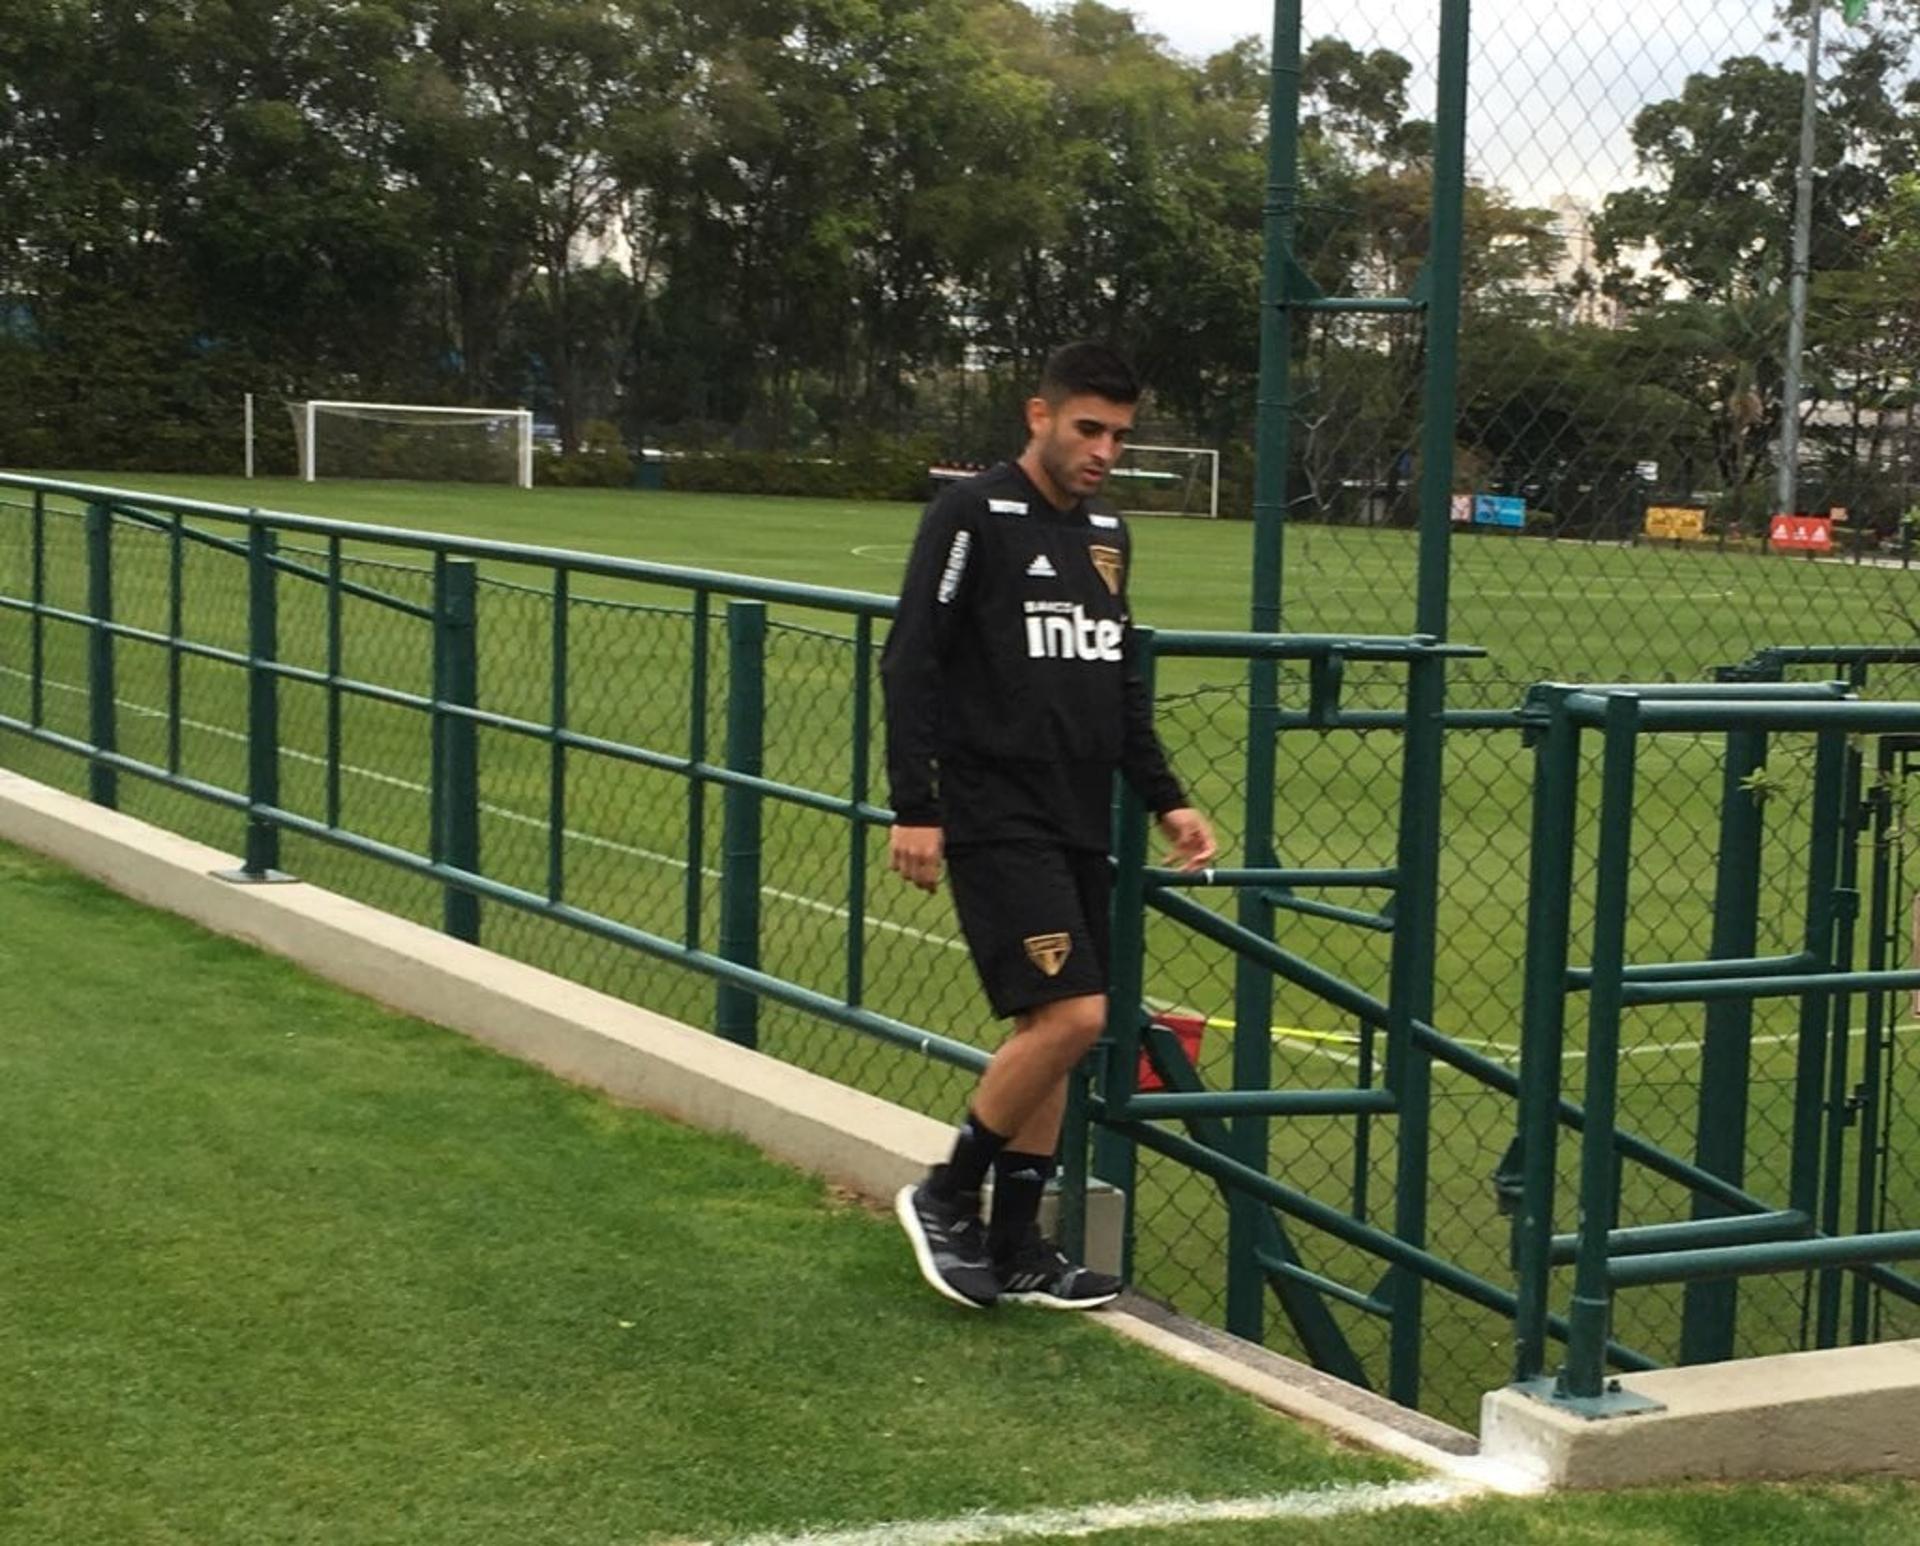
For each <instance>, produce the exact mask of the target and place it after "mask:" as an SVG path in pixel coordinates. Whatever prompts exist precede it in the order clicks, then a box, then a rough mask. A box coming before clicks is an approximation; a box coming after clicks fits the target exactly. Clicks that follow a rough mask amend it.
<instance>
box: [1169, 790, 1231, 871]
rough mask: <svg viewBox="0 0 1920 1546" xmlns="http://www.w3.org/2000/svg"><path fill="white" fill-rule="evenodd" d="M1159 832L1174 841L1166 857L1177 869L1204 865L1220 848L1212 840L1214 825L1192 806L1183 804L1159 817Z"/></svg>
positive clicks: (1192, 868)
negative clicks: (1209, 824)
mask: <svg viewBox="0 0 1920 1546" xmlns="http://www.w3.org/2000/svg"><path fill="white" fill-rule="evenodd" d="M1160 831H1161V834H1162V835H1163V836H1164V837H1165V838H1166V840H1167V841H1168V842H1169V843H1171V844H1173V852H1172V853H1170V854H1169V855H1168V856H1167V858H1168V861H1169V862H1170V863H1171V864H1173V866H1174V867H1175V868H1176V869H1182V870H1197V869H1202V868H1204V867H1205V866H1206V865H1207V864H1208V863H1209V862H1210V861H1211V860H1212V858H1213V856H1214V855H1215V854H1216V853H1217V852H1218V851H1219V850H1218V849H1217V848H1216V847H1215V845H1214V841H1213V828H1212V827H1210V826H1208V825H1207V818H1206V817H1204V816H1202V815H1201V814H1200V813H1199V812H1198V811H1196V810H1194V809H1193V808H1192V807H1191V806H1186V805H1182V806H1179V807H1177V808H1176V809H1174V810H1170V811H1165V812H1163V813H1162V814H1161V816H1160Z"/></svg>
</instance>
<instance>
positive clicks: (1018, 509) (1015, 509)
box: [987, 499, 1027, 515]
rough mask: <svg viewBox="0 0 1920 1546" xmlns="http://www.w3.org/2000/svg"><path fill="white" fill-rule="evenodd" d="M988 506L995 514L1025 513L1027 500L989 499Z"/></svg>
mask: <svg viewBox="0 0 1920 1546" xmlns="http://www.w3.org/2000/svg"><path fill="white" fill-rule="evenodd" d="M987 508H988V509H989V510H991V511H992V512H993V513H994V514H995V515H1025V514H1026V513H1027V502H1026V501H1025V500H1024V499H989V500H988V501H987Z"/></svg>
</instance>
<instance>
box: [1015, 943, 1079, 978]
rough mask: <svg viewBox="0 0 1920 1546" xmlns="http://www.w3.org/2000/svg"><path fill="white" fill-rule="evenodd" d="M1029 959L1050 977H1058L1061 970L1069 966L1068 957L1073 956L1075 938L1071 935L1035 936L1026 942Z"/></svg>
mask: <svg viewBox="0 0 1920 1546" xmlns="http://www.w3.org/2000/svg"><path fill="white" fill-rule="evenodd" d="M1026 946H1027V959H1028V960H1029V961H1031V962H1033V964H1034V965H1035V966H1037V967H1039V968H1040V970H1041V971H1043V972H1045V973H1046V974H1047V976H1049V977H1058V976H1059V975H1060V968H1061V967H1063V966H1065V965H1066V964H1067V957H1068V956H1070V955H1072V954H1073V936H1072V935H1070V934H1034V935H1031V936H1029V937H1028V939H1027V940H1026Z"/></svg>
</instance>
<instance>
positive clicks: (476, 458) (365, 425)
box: [249, 398, 533, 488]
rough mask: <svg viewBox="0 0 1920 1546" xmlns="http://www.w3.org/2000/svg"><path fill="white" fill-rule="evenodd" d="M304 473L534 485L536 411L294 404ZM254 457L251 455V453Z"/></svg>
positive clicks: (295, 432)
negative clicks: (534, 416) (533, 412)
mask: <svg viewBox="0 0 1920 1546" xmlns="http://www.w3.org/2000/svg"><path fill="white" fill-rule="evenodd" d="M287 411H288V412H289V413H291V414H292V415H293V438H294V442H295V444H296V446H297V447H298V450H299V453H300V476H301V478H302V479H303V480H304V481H305V482H308V483H312V482H313V481H315V480H316V479H318V478H413V479H420V480H423V481H436V480H440V481H453V482H461V483H513V484H517V485H518V486H519V487H521V488H532V487H533V414H532V413H531V412H529V411H528V410H527V409H525V408H447V407H436V406H432V405H427V404H418V403H356V402H331V401H327V400H324V399H317V398H316V399H314V400H312V401H308V402H294V403H288V404H287ZM249 461H251V457H249Z"/></svg>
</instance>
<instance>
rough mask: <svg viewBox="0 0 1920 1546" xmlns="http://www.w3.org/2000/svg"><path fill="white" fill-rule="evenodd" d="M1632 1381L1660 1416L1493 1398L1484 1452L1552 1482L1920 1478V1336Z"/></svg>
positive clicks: (1506, 1393) (1486, 1404) (1624, 1378)
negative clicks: (1592, 1413) (1591, 1413)
mask: <svg viewBox="0 0 1920 1546" xmlns="http://www.w3.org/2000/svg"><path fill="white" fill-rule="evenodd" d="M1620 1384H1621V1386H1622V1387H1623V1388H1624V1389H1626V1390H1628V1391H1631V1392H1633V1393H1634V1394H1635V1395H1638V1396H1642V1397H1645V1398H1647V1399H1648V1400H1650V1401H1653V1402H1657V1403H1658V1404H1659V1408H1660V1409H1659V1410H1657V1411H1644V1412H1633V1413H1627V1414H1624V1415H1621V1416H1617V1417H1603V1418H1586V1417H1581V1416H1579V1415H1577V1414H1575V1413H1573V1412H1570V1411H1568V1410H1566V1409H1565V1408H1562V1407H1557V1406H1554V1405H1552V1404H1551V1403H1549V1402H1546V1401H1542V1400H1539V1399H1537V1398H1536V1397H1534V1396H1531V1395H1528V1394H1525V1393H1523V1392H1521V1391H1518V1390H1496V1391H1494V1392H1492V1393H1491V1394H1490V1395H1488V1396H1487V1397H1486V1398H1485V1400H1484V1401H1483V1403H1482V1405H1481V1412H1480V1446H1481V1453H1482V1455H1483V1456H1484V1457H1485V1458H1486V1459H1487V1460H1489V1461H1491V1462H1495V1463H1499V1464H1503V1465H1505V1466H1507V1467H1508V1468H1509V1469H1510V1470H1513V1471H1515V1472H1518V1473H1521V1474H1527V1475H1531V1476H1533V1477H1535V1478H1536V1479H1537V1480H1539V1481H1540V1482H1542V1483H1544V1484H1545V1485H1548V1486H1552V1487H1575V1488H1599V1487H1643V1486H1651V1485H1654V1484H1664V1483H1670V1482H1686V1481H1762V1480H1776V1479H1786V1478H1797V1477H1839V1476H1909V1477H1920V1341H1912V1342H1883V1343H1879V1344H1877V1345H1875V1346H1871V1347H1847V1348H1835V1349H1833V1350H1831V1351H1827V1352H1814V1353H1785V1354H1781V1355H1779V1356H1777V1357H1772V1358H1746V1359H1741V1360H1739V1361H1738V1362H1734V1363H1718V1364H1698V1365H1695V1366H1693V1367H1691V1368H1684V1369H1661V1370H1657V1371H1655V1372H1653V1373H1650V1374H1624V1375H1621V1376H1620Z"/></svg>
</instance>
